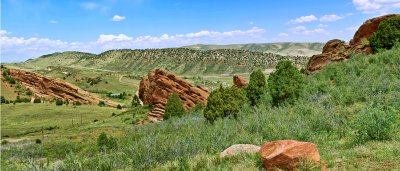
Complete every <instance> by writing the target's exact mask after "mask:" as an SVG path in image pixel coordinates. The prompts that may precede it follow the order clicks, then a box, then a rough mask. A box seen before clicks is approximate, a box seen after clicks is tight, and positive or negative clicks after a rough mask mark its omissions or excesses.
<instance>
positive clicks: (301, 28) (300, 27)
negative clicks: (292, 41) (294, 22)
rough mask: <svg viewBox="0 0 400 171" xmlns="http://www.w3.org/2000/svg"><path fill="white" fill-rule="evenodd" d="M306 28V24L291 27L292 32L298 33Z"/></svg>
mask: <svg viewBox="0 0 400 171" xmlns="http://www.w3.org/2000/svg"><path fill="white" fill-rule="evenodd" d="M304 30H306V27H304V26H297V27H294V28H291V29H289V31H290V32H292V33H296V34H298V33H299V32H300V31H304Z"/></svg>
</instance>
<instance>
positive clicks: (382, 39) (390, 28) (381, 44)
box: [369, 16, 400, 52]
mask: <svg viewBox="0 0 400 171" xmlns="http://www.w3.org/2000/svg"><path fill="white" fill-rule="evenodd" d="M369 41H370V45H371V47H372V49H373V50H374V52H378V50H379V49H391V48H392V47H393V46H394V45H395V44H396V43H398V42H400V16H396V17H391V18H389V19H387V20H385V21H382V22H381V23H380V24H379V26H378V30H377V31H376V32H375V33H373V34H372V36H371V38H370V40H369Z"/></svg>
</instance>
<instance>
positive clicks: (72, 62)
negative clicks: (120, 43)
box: [15, 48, 309, 75]
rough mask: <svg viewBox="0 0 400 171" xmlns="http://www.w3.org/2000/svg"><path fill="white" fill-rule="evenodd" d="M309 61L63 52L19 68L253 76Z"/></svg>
mask: <svg viewBox="0 0 400 171" xmlns="http://www.w3.org/2000/svg"><path fill="white" fill-rule="evenodd" d="M308 59H309V57H306V56H282V55H277V54H273V53H263V52H254V51H247V50H235V49H217V50H193V49H188V48H166V49H144V50H138V49H137V50H130V49H120V50H109V51H106V52H103V53H100V54H98V55H96V54H90V53H82V52H63V53H53V54H49V55H44V56H41V57H39V58H36V59H31V60H28V61H25V62H23V63H18V64H15V65H16V66H19V67H22V68H28V69H43V68H46V67H48V66H73V67H85V68H94V69H102V70H112V71H122V72H135V73H148V72H149V71H151V70H153V69H155V68H163V69H166V70H168V71H171V72H174V73H177V74H186V75H192V74H223V73H224V74H226V73H244V72H251V71H252V70H254V69H255V68H261V69H268V68H274V67H275V65H276V64H277V62H278V61H281V60H290V61H293V63H294V64H296V65H299V66H300V65H304V64H305V63H306V62H307V61H308Z"/></svg>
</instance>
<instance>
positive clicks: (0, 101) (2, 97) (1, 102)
mask: <svg viewBox="0 0 400 171" xmlns="http://www.w3.org/2000/svg"><path fill="white" fill-rule="evenodd" d="M5 102H6V98H5V97H4V96H1V99H0V104H3V103H5Z"/></svg>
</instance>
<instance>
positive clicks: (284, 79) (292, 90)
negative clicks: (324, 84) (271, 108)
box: [268, 61, 304, 106]
mask: <svg viewBox="0 0 400 171" xmlns="http://www.w3.org/2000/svg"><path fill="white" fill-rule="evenodd" d="M303 79H304V78H303V75H302V74H301V73H300V71H298V70H297V69H296V67H294V66H293V65H292V63H291V62H290V61H280V62H279V63H278V65H277V66H276V71H275V72H273V73H272V74H271V75H270V76H269V78H268V87H269V90H270V93H271V96H272V103H273V105H275V106H277V105H278V104H280V103H289V104H292V103H293V102H294V101H295V100H296V99H297V98H298V97H299V95H300V92H301V91H302V88H303V84H304V81H303Z"/></svg>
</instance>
